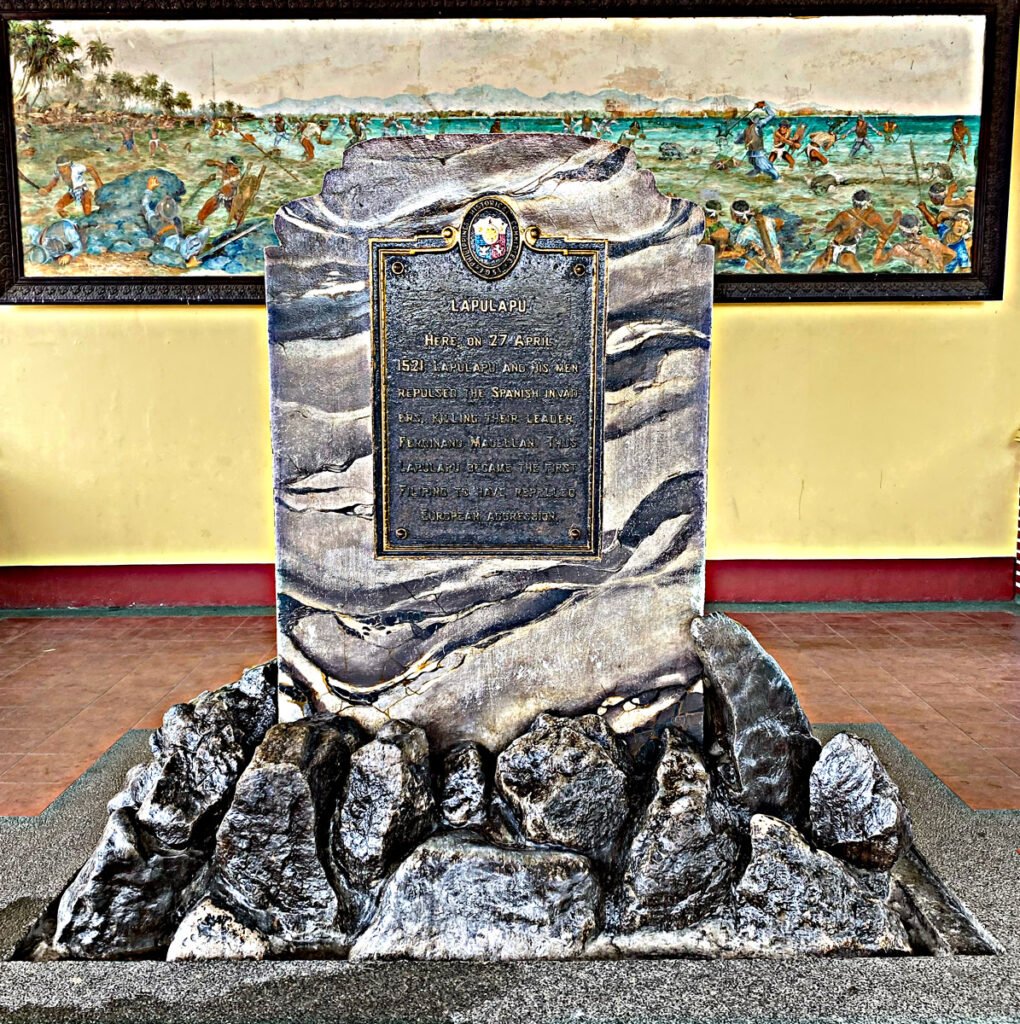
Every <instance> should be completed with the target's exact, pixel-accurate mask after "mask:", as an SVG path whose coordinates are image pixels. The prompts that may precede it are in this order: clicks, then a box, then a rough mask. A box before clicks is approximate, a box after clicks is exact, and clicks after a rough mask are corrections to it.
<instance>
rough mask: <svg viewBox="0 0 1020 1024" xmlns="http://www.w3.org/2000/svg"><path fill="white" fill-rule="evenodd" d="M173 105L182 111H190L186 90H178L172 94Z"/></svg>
mask: <svg viewBox="0 0 1020 1024" xmlns="http://www.w3.org/2000/svg"><path fill="white" fill-rule="evenodd" d="M174 106H175V107H176V108H177V109H178V110H179V111H180V112H181V113H182V114H187V113H190V112H191V97H190V96H189V95H188V94H187V93H186V92H183V91H181V92H179V93H177V95H176V96H174Z"/></svg>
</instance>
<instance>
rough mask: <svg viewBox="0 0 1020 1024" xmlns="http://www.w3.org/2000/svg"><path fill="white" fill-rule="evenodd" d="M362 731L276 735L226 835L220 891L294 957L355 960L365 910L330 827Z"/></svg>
mask: <svg viewBox="0 0 1020 1024" xmlns="http://www.w3.org/2000/svg"><path fill="white" fill-rule="evenodd" d="M361 739H362V734H361V730H360V729H359V728H358V727H357V726H356V725H355V724H354V723H353V722H350V721H348V720H345V719H341V718H337V717H335V716H331V715H321V716H317V717H316V718H311V719H304V720H302V721H298V722H287V723H281V724H279V725H276V726H274V727H273V728H272V729H270V730H269V733H268V734H267V736H266V738H265V740H264V741H263V743H262V745H261V746H260V747H259V748H258V750H257V751H256V752H255V756H254V758H253V759H252V762H251V764H250V765H249V766H248V768H247V769H246V770H245V772H244V774H243V775H242V776H241V779H240V781H239V782H238V783H237V790H236V792H235V793H234V800H233V802H232V803H231V805H230V809H229V810H228V811H227V813H226V815H225V816H224V818H223V821H222V823H221V824H220V828H219V831H218V833H217V835H216V853H215V856H214V858H213V882H212V891H213V892H214V893H215V894H216V895H217V896H219V897H220V899H222V900H225V901H226V902H225V904H224V905H225V906H226V909H228V910H234V911H240V916H241V917H242V918H243V919H245V920H246V921H249V922H251V923H252V924H253V925H255V926H256V927H257V928H258V930H259V931H261V932H263V933H264V934H265V935H266V936H267V937H268V938H269V939H270V941H271V942H272V943H273V946H274V949H275V950H278V951H280V952H281V953H289V954H291V955H295V954H297V955H302V954H305V955H308V954H310V953H322V952H333V953H340V954H342V953H343V952H345V951H346V949H347V947H348V945H349V944H350V940H349V935H350V932H351V931H352V930H353V929H354V928H355V927H356V926H357V923H358V920H359V917H360V914H361V904H360V901H359V900H358V898H357V895H356V894H355V893H354V892H353V891H352V890H351V887H350V886H349V885H348V884H347V881H346V879H345V878H343V877H342V876H341V875H338V874H335V873H334V872H333V871H332V869H331V866H330V865H329V851H328V846H327V837H328V826H329V821H330V819H331V817H332V815H333V812H334V809H335V807H336V799H337V793H338V792H339V790H340V787H341V785H342V780H343V776H344V775H345V773H346V772H347V769H348V765H349V763H350V755H351V751H352V749H353V748H355V747H356V745H357V743H358V742H359V741H360V740H361Z"/></svg>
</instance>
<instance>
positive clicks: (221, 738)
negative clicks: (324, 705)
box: [53, 663, 276, 959]
mask: <svg viewBox="0 0 1020 1024" xmlns="http://www.w3.org/2000/svg"><path fill="white" fill-rule="evenodd" d="M275 690H276V665H275V663H269V664H267V665H262V666H259V667H258V668H253V669H249V670H248V671H247V672H245V673H244V675H243V676H242V678H241V679H240V680H239V681H238V682H236V683H232V684H231V685H229V686H225V687H221V688H220V689H218V690H214V691H212V692H210V693H204V694H202V695H201V696H199V697H198V698H196V699H195V700H194V701H193V702H192V703H191V704H189V705H175V706H174V707H173V708H171V709H170V710H169V711H168V712H167V714H166V716H165V717H164V726H163V728H162V729H159V730H157V731H156V732H155V733H154V734H153V737H152V740H151V747H152V752H153V760H152V761H151V762H149V763H148V764H145V765H141V766H139V767H136V768H133V769H132V770H131V771H130V772H129V773H128V776H127V779H126V785H125V788H124V789H123V790H122V791H121V792H120V793H119V794H118V795H117V796H115V797H114V798H113V800H111V801H110V805H109V809H110V817H109V819H108V820H107V823H106V827H105V829H104V831H103V835H102V838H101V839H100V841H99V843H98V845H97V846H96V849H95V850H94V851H93V853H92V855H91V856H90V857H89V859H88V861H86V863H85V865H84V866H83V867H82V869H81V871H80V872H79V873H78V875H77V876H76V877H75V879H74V880H73V881H72V882H71V884H70V885H69V886H68V887H67V889H66V890H65V891H64V893H63V895H62V896H61V898H60V901H59V904H58V906H57V912H56V927H55V932H54V938H53V950H54V952H55V953H56V954H57V955H58V956H63V957H87V958H97V959H99V958H112V957H129V956H150V955H153V954H155V953H158V952H159V951H160V950H162V949H165V948H166V946H167V945H168V944H169V942H170V940H171V938H172V937H173V933H174V930H175V929H176V927H177V924H178V922H179V921H180V919H181V917H182V916H183V915H184V913H185V912H186V910H187V909H188V907H189V906H190V905H191V904H192V903H193V902H194V901H195V899H196V898H197V896H198V894H200V892H201V891H202V888H203V887H204V884H205V878H204V876H205V866H206V864H207V862H208V859H209V855H210V852H211V849H212V834H213V831H214V829H215V827H216V824H217V816H218V815H219V814H220V813H222V809H223V807H224V806H225V803H226V801H227V800H228V799H229V797H230V794H231V793H232V791H233V788H234V785H235V783H236V782H237V778H238V776H239V775H240V773H241V770H242V769H243V767H244V765H245V763H246V762H247V760H248V758H249V757H250V755H251V752H252V750H254V748H255V746H256V745H257V744H258V743H259V742H260V741H261V739H262V737H263V735H264V733H265V731H266V729H267V728H268V727H269V725H270V723H271V722H272V721H273V720H274V719H275V714H276V697H275Z"/></svg>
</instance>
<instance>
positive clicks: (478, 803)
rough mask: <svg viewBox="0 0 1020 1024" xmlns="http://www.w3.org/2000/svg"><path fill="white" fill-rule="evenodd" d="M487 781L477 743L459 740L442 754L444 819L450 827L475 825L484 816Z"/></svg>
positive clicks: (441, 807) (483, 755) (483, 818)
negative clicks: (460, 741)
mask: <svg viewBox="0 0 1020 1024" xmlns="http://www.w3.org/2000/svg"><path fill="white" fill-rule="evenodd" d="M488 789H489V782H488V777H487V774H486V771H485V754H484V753H483V750H482V748H481V747H480V746H479V745H478V744H477V743H458V744H457V745H456V746H453V747H451V748H450V749H449V750H448V751H447V752H446V754H445V756H444V757H443V781H442V796H441V798H440V801H439V804H440V809H441V810H442V813H443V818H444V820H445V821H446V823H447V824H448V825H451V826H452V827H453V828H468V827H471V826H474V827H478V826H480V825H482V824H483V822H484V821H485V818H486V808H487V804H488V797H489V793H488Z"/></svg>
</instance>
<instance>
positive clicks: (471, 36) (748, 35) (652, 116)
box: [9, 15, 984, 277]
mask: <svg viewBox="0 0 1020 1024" xmlns="http://www.w3.org/2000/svg"><path fill="white" fill-rule="evenodd" d="M9 28H10V53H9V64H10V71H11V76H12V96H13V102H14V117H15V125H16V133H17V140H16V145H17V168H18V187H19V195H20V213H21V225H22V234H23V241H24V252H25V268H26V273H28V274H31V275H37V274H38V275H47V274H59V275H75V274H81V275H111V274H112V275H131V276H143V277H144V276H149V275H164V274H174V275H180V274H212V273H215V274H227V275H251V274H261V272H262V250H263V247H264V246H266V245H271V244H275V243H276V238H275V235H274V233H273V229H272V217H273V214H274V212H275V211H276V209H277V208H278V207H279V206H280V205H281V204H283V203H285V202H287V201H288V200H291V199H294V198H297V197H300V196H305V195H310V194H313V193H317V192H318V191H319V189H320V187H321V183H322V176H323V173H324V172H325V171H326V170H327V169H328V168H331V167H334V166H337V165H339V164H341V163H342V161H343V155H344V152H345V151H346V150H347V149H348V148H349V147H351V146H354V145H358V144H359V143H361V142H363V141H364V140H366V139H371V138H378V137H380V136H400V135H441V134H449V133H464V132H491V133H510V132H550V133H554V134H563V133H566V134H575V135H580V136H585V137H588V138H598V139H610V140H612V141H614V142H616V143H617V144H619V145H620V146H626V147H628V148H630V149H631V150H632V151H633V152H634V153H635V155H636V157H637V160H638V162H639V164H640V165H641V166H642V167H644V168H647V169H648V170H650V171H651V172H652V173H653V174H654V176H655V179H656V182H657V184H658V186H659V188H660V189H661V190H662V191H663V192H665V193H667V194H670V195H680V196H685V197H688V198H693V199H696V200H697V201H698V202H700V203H701V205H702V207H703V209H704V211H705V215H706V229H705V243H706V244H708V245H711V246H712V247H713V248H714V249H715V256H716V270H717V273H725V274H799V273H805V272H822V271H825V272H831V273H841V274H846V273H851V274H855V273H886V272H896V273H911V272H920V273H940V274H941V273H947V274H949V273H967V272H969V270H970V267H971V259H970V251H971V225H972V221H973V216H974V201H975V195H976V186H977V176H978V167H977V151H978V138H979V132H980V118H979V112H980V107H981V77H982V59H981V53H982V46H983V35H984V19H983V18H982V17H977V16H961V15H946V16H942V15H940V16H895V17H820V18H813V19H792V18H758V19H756V18H725V19H724V18H693V19H640V18H638V19H570V20H567V19H533V20H523V19H517V20H499V19H472V20H453V19H450V20H443V21H432V22H426V21H413V20H408V21H391V22H387V21H385V20H380V21H372V22H368V21H345V22H339V21H337V22H329V21H298V20H279V21H250V22H242V21H233V22H219V21H202V22H190V23H189V22H171V21H165V22H160V21H125V20H106V21H102V20H95V21H15V22H12V23H11V24H10V26H9Z"/></svg>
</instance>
